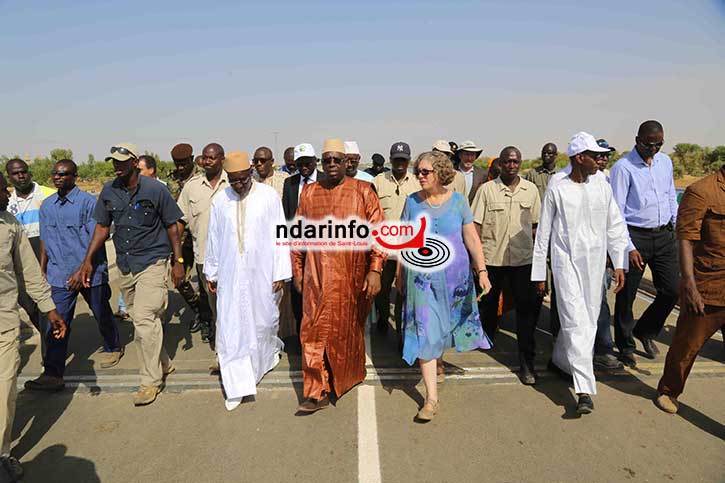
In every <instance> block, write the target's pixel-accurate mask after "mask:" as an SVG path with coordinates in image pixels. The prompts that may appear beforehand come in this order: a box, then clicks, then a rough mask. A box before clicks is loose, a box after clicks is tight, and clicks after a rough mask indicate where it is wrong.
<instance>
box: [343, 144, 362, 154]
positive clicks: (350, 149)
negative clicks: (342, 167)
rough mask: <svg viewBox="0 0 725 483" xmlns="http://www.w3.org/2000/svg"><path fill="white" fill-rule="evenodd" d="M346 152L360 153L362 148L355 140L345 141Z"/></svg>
mask: <svg viewBox="0 0 725 483" xmlns="http://www.w3.org/2000/svg"><path fill="white" fill-rule="evenodd" d="M345 154H360V148H359V147H358V146H357V142H355V141H345Z"/></svg>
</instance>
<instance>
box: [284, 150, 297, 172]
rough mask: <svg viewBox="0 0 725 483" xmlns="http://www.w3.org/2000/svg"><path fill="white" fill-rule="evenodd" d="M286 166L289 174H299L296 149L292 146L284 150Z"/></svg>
mask: <svg viewBox="0 0 725 483" xmlns="http://www.w3.org/2000/svg"><path fill="white" fill-rule="evenodd" d="M284 164H285V166H287V172H289V174H292V173H295V172H297V164H295V148H294V147H292V146H290V147H288V148H287V149H285V150H284Z"/></svg>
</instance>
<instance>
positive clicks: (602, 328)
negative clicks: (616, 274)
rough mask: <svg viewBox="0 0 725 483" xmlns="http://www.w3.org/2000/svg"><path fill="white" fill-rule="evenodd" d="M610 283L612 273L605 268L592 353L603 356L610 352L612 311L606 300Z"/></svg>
mask: <svg viewBox="0 0 725 483" xmlns="http://www.w3.org/2000/svg"><path fill="white" fill-rule="evenodd" d="M611 285H612V274H611V272H610V271H609V269H607V270H606V271H605V272H604V286H603V287H602V307H601V309H600V310H599V318H598V319H597V335H596V336H595V338H594V355H597V356H603V355H606V354H611V352H612V346H613V343H612V330H611V329H610V326H611V325H612V313H611V312H610V311H609V303H608V302H607V290H609V287H610V286H611Z"/></svg>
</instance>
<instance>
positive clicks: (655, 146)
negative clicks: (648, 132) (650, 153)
mask: <svg viewBox="0 0 725 483" xmlns="http://www.w3.org/2000/svg"><path fill="white" fill-rule="evenodd" d="M639 144H641V145H642V146H644V147H645V148H648V149H660V148H661V147H662V145H663V144H664V142H661V143H643V142H642V141H640V142H639Z"/></svg>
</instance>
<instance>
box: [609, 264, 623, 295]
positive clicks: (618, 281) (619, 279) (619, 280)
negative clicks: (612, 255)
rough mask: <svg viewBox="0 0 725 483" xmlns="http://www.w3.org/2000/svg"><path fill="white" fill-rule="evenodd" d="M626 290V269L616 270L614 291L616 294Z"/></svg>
mask: <svg viewBox="0 0 725 483" xmlns="http://www.w3.org/2000/svg"><path fill="white" fill-rule="evenodd" d="M623 288H624V269H623V268H617V269H615V270H614V288H613V289H612V291H613V292H614V293H617V292H619V291H620V290H622V289H623Z"/></svg>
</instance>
